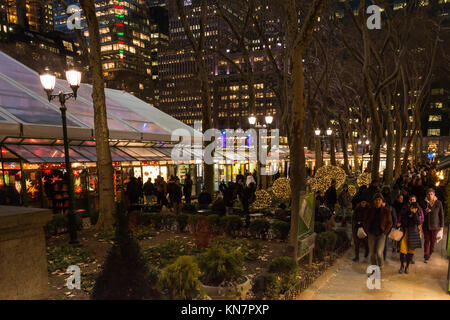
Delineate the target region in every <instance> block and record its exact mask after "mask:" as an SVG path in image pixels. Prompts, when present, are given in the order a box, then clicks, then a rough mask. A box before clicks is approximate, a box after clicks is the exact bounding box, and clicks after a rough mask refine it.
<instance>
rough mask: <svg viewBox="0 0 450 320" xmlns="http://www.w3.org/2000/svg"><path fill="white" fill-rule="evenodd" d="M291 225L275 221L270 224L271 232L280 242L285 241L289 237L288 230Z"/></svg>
mask: <svg viewBox="0 0 450 320" xmlns="http://www.w3.org/2000/svg"><path fill="white" fill-rule="evenodd" d="M290 227H291V225H290V223H289V222H285V221H280V220H276V221H274V222H272V230H273V231H274V233H275V235H276V237H277V238H279V239H281V240H286V239H287V238H288V236H289V229H290Z"/></svg>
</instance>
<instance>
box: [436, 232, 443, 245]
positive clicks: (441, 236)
mask: <svg viewBox="0 0 450 320" xmlns="http://www.w3.org/2000/svg"><path fill="white" fill-rule="evenodd" d="M442 238H444V230H439V232H438V233H437V235H436V243H438V242H439V241H441V240H442Z"/></svg>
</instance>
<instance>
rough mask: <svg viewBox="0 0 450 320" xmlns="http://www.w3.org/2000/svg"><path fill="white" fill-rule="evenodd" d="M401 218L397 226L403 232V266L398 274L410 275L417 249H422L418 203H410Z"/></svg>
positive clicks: (401, 256)
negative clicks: (410, 267) (410, 265)
mask: <svg viewBox="0 0 450 320" xmlns="http://www.w3.org/2000/svg"><path fill="white" fill-rule="evenodd" d="M399 218H400V219H399V222H398V224H397V226H398V227H400V228H401V229H402V230H403V238H402V239H401V241H400V263H401V265H400V269H399V270H398V272H399V273H403V272H404V273H409V264H410V263H411V261H412V259H413V257H414V253H415V249H417V248H421V247H422V242H421V240H420V233H419V225H420V216H419V205H418V203H417V202H412V203H410V204H409V208H408V210H407V211H403V213H402V215H401V217H399ZM405 262H406V267H405Z"/></svg>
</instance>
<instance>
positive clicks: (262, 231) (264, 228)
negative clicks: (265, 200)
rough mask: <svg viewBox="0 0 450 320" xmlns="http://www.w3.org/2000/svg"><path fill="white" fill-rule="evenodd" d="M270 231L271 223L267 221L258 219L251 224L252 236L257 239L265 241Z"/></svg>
mask: <svg viewBox="0 0 450 320" xmlns="http://www.w3.org/2000/svg"><path fill="white" fill-rule="evenodd" d="M269 230H270V222H269V221H268V220H267V219H262V218H260V219H256V220H253V221H252V222H250V227H249V231H250V234H251V235H253V236H254V237H257V238H263V239H265V238H266V237H267V234H268V233H269Z"/></svg>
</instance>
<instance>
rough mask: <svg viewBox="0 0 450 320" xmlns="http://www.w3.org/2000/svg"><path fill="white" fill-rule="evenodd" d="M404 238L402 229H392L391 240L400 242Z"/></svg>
mask: <svg viewBox="0 0 450 320" xmlns="http://www.w3.org/2000/svg"><path fill="white" fill-rule="evenodd" d="M402 238H403V232H402V231H401V230H400V229H392V231H391V233H389V239H391V240H394V241H400V240H401V239H402Z"/></svg>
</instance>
